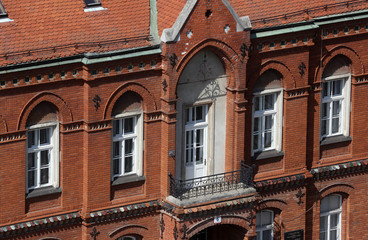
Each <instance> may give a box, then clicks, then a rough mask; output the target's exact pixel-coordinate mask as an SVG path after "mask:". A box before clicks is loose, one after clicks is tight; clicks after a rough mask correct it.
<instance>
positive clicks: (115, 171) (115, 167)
mask: <svg viewBox="0 0 368 240" xmlns="http://www.w3.org/2000/svg"><path fill="white" fill-rule="evenodd" d="M112 165H113V166H112V169H113V174H114V175H120V159H119V158H115V159H114V160H113V163H112Z"/></svg>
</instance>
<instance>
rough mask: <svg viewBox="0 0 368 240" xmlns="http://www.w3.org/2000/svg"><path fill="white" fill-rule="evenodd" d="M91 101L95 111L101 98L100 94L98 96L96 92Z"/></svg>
mask: <svg viewBox="0 0 368 240" xmlns="http://www.w3.org/2000/svg"><path fill="white" fill-rule="evenodd" d="M92 101H93V102H94V106H95V109H96V111H97V110H98V108H99V107H100V102H101V98H100V96H98V95H97V94H96V95H95V97H94V98H92Z"/></svg>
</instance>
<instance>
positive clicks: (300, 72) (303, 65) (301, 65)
mask: <svg viewBox="0 0 368 240" xmlns="http://www.w3.org/2000/svg"><path fill="white" fill-rule="evenodd" d="M298 68H299V74H300V76H301V77H302V76H303V75H304V73H305V69H306V68H307V67H306V66H305V64H304V63H303V62H301V63H300V64H299V66H298Z"/></svg>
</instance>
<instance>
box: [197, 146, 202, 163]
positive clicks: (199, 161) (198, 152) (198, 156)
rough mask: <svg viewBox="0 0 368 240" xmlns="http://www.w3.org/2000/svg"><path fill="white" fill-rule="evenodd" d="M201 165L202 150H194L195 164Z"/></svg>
mask: <svg viewBox="0 0 368 240" xmlns="http://www.w3.org/2000/svg"><path fill="white" fill-rule="evenodd" d="M202 163H203V148H202V147H201V148H197V149H196V164H202Z"/></svg>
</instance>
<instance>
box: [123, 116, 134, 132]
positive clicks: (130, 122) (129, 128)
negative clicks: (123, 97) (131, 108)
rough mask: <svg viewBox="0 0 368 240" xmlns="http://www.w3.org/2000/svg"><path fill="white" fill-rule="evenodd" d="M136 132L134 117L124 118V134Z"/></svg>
mask: <svg viewBox="0 0 368 240" xmlns="http://www.w3.org/2000/svg"><path fill="white" fill-rule="evenodd" d="M133 132H134V118H125V119H124V134H126V133H133Z"/></svg>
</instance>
